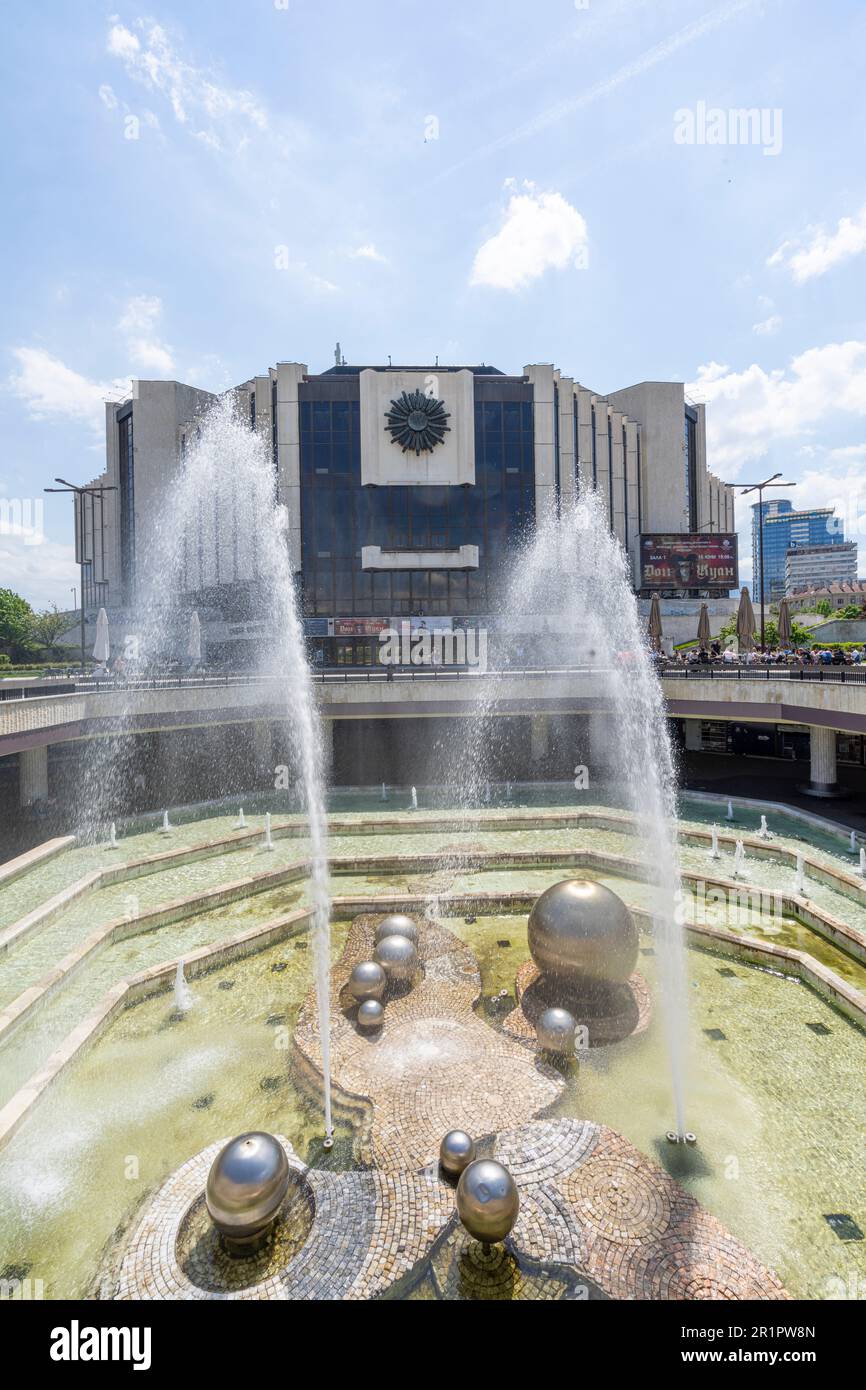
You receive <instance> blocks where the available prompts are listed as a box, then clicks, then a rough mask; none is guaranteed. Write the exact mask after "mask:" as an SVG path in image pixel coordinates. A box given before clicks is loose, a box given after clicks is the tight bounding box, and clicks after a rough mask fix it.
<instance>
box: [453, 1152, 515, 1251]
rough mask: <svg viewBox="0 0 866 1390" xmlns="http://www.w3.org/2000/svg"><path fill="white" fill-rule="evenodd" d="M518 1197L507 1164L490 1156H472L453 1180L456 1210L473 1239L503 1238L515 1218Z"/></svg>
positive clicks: (485, 1240) (488, 1242)
mask: <svg viewBox="0 0 866 1390" xmlns="http://www.w3.org/2000/svg"><path fill="white" fill-rule="evenodd" d="M519 1210H520V1197H519V1196H518V1193H517V1184H516V1183H515V1181H514V1179H513V1177H512V1176H511V1174H510V1173H509V1171H508V1169H507V1168H503V1166H502V1164H501V1163H497V1162H496V1160H495V1159H493V1158H476V1160H475V1162H474V1163H470V1164H469V1167H468V1168H464V1169H463V1172H462V1173H461V1174H460V1181H459V1183H458V1184H457V1214H458V1216H459V1217H460V1220H461V1221H462V1222H463V1225H464V1226H465V1227H466V1230H467V1231H468V1232H469V1234H470V1235H471V1236H473V1237H474V1238H475V1240H480V1241H483V1243H484V1244H485V1245H492V1244H493V1243H494V1242H495V1241H497V1240H504V1239H505V1237H506V1236H507V1235H508V1232H509V1231H510V1230H511V1228H512V1226H513V1225H514V1223H515V1221H516V1220H517V1213H518V1211H519Z"/></svg>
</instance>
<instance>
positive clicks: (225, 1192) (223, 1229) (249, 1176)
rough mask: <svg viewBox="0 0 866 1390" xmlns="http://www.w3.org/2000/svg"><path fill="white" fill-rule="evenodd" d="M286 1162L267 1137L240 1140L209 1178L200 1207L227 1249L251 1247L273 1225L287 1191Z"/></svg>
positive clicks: (229, 1147) (254, 1133) (226, 1151)
mask: <svg viewBox="0 0 866 1390" xmlns="http://www.w3.org/2000/svg"><path fill="white" fill-rule="evenodd" d="M289 1178H290V1172H289V1161H288V1159H287V1158H286V1154H285V1150H284V1149H283V1146H282V1144H280V1143H279V1141H278V1140H277V1139H275V1138H274V1136H273V1135H272V1134H264V1133H263V1132H262V1131H260V1130H254V1131H252V1132H251V1133H249V1134H239V1135H238V1137H237V1138H236V1139H232V1140H230V1141H229V1143H228V1144H226V1145H225V1147H224V1148H222V1149H220V1151H219V1153H218V1154H217V1156H216V1158H215V1159H214V1161H213V1163H212V1164H211V1170H210V1172H209V1173H208V1178H207V1187H206V1189H205V1202H206V1203H207V1209H208V1212H209V1214H210V1218H211V1220H212V1221H213V1223H214V1225H215V1226H216V1228H217V1230H218V1231H219V1233H220V1235H221V1236H222V1238H223V1240H224V1241H225V1242H226V1244H227V1245H228V1247H229V1248H230V1249H232V1248H234V1249H236V1250H238V1251H241V1252H243V1251H244V1250H249V1249H250V1248H251V1247H254V1246H255V1244H257V1243H258V1241H259V1240H260V1239H261V1238H262V1237H263V1236H264V1234H265V1232H266V1231H267V1229H268V1227H269V1226H270V1225H271V1223H272V1222H273V1221H274V1220H275V1218H276V1216H277V1213H278V1211H279V1209H280V1207H281V1206H282V1203H283V1198H284V1197H285V1195H286V1192H287V1190H288V1186H289Z"/></svg>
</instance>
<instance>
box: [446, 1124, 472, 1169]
mask: <svg viewBox="0 0 866 1390" xmlns="http://www.w3.org/2000/svg"><path fill="white" fill-rule="evenodd" d="M474 1159H475V1140H474V1139H471V1138H470V1137H469V1135H468V1134H467V1133H466V1132H465V1131H464V1130H462V1129H449V1131H448V1133H447V1134H446V1135H445V1138H444V1139H443V1140H442V1143H441V1144H440V1145H439V1162H440V1164H441V1166H442V1171H443V1173H448V1174H449V1176H450V1177H452V1178H457V1177H459V1176H460V1174H461V1173H462V1172H463V1169H464V1168H468V1166H469V1164H470V1163H472V1162H473V1161H474Z"/></svg>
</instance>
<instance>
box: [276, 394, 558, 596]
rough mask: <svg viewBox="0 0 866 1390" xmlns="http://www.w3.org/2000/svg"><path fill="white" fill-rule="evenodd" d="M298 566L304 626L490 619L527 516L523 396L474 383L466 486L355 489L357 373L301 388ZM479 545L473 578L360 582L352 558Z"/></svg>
mask: <svg viewBox="0 0 866 1390" xmlns="http://www.w3.org/2000/svg"><path fill="white" fill-rule="evenodd" d="M299 423H300V466H301V561H302V573H303V607H304V613H305V615H307V616H338V617H373V616H375V617H394V616H402V615H406V616H411V615H415V614H420V615H452V616H455V617H456V616H466V615H474V614H483V613H489V612H491V611H492V609H493V607H494V604H495V599H496V594H497V577H498V573H499V567H500V565H501V563H502V561H503V559H504V556H505V553H506V551H507V549H508V546H509V544H510V543H511V542H512V541H513V540H514V539H515V538H516V536H517V535H519V534H520V533H521V531H522V530H523V529H524V528H525V527H526V526H527V525H528V524H529V523H531V522H532V520H533V519H534V515H535V469H534V440H533V418H532V388H531V387H530V386H529V385H528V383H525V382H522V381H517V380H514V379H512V378H506V377H501V376H500V377H495V378H491V379H476V382H475V483H474V485H472V486H456V487H444V486H443V487H427V486H415V487H408V486H407V487H403V486H388V487H362V485H361V438H360V399H359V378H358V376H357V374H347V373H339V374H335V375H333V376H331V375H329V374H327V373H325V374H324V375H323V376H321V377H316V378H309V379H308V380H306V381H304V382H302V383H301V385H300V387H299ZM365 545H378V546H381V547H382V549H384V550H392V549H393V550H404V551H405V550H409V551H411V550H454V549H457V548H458V547H459V546H461V545H477V546H478V552H479V564H478V569H477V570H468V571H459V570H447V569H433V570H428V569H418V570H400V571H385V572H382V571H373V572H370V571H364V570H363V569H362V566H361V549H362V547H363V546H365Z"/></svg>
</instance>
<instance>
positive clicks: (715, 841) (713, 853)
mask: <svg viewBox="0 0 866 1390" xmlns="http://www.w3.org/2000/svg"><path fill="white" fill-rule="evenodd" d="M711 835H712V845H711V848H710V858H711V859H721V857H722V856H721V854H720V853H719V827H718V826H717V825H714V826H713V829H712V832H711Z"/></svg>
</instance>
